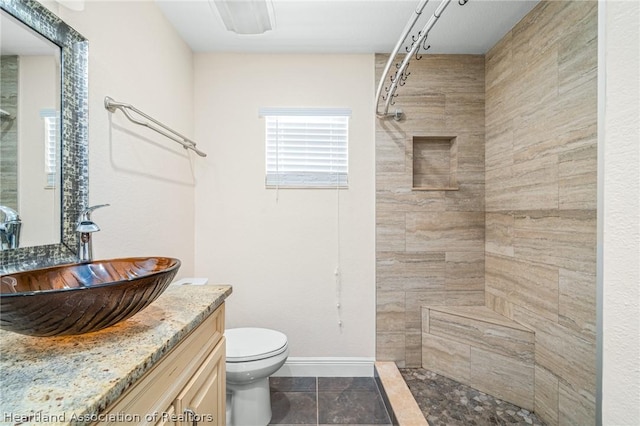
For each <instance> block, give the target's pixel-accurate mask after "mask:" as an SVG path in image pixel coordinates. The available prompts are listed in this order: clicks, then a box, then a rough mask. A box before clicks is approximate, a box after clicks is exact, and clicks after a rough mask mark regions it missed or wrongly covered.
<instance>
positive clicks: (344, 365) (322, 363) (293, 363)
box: [273, 357, 375, 377]
mask: <svg viewBox="0 0 640 426" xmlns="http://www.w3.org/2000/svg"><path fill="white" fill-rule="evenodd" d="M374 362H375V358H359V357H349V358H335V357H326V358H310V357H289V358H288V359H287V361H286V362H285V364H284V365H283V366H282V367H281V368H280V370H278V371H276V373H275V374H273V376H274V377H373V364H374Z"/></svg>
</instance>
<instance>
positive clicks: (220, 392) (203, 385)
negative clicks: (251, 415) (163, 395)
mask: <svg viewBox="0 0 640 426" xmlns="http://www.w3.org/2000/svg"><path fill="white" fill-rule="evenodd" d="M225 371H226V370H225V338H224V337H223V338H222V340H221V341H220V343H218V345H217V346H216V347H215V348H214V349H213V351H212V352H211V353H210V354H209V356H208V357H207V358H206V360H205V361H204V362H203V363H202V365H201V366H200V368H199V369H198V371H197V372H196V373H195V374H194V375H193V376H192V377H191V380H189V383H187V384H186V386H185V387H184V388H183V389H182V391H181V392H180V393H179V394H178V397H177V398H176V400H175V404H174V406H175V410H176V413H177V414H178V415H179V416H180V418H181V420H182V421H181V422H179V424H181V425H184V426H192V425H196V424H197V425H215V426H224V425H225V424H226V412H225V410H226V395H225V393H226V386H225Z"/></svg>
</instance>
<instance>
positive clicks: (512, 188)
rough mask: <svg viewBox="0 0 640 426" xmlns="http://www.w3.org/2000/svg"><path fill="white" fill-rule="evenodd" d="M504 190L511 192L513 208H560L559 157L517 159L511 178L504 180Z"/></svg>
mask: <svg viewBox="0 0 640 426" xmlns="http://www.w3.org/2000/svg"><path fill="white" fill-rule="evenodd" d="M498 186H500V185H498ZM504 190H506V191H509V193H510V194H511V197H512V200H511V208H513V209H516V210H525V209H530V208H531V207H532V206H535V207H536V209H556V208H558V157H557V156H546V157H541V158H535V159H532V160H526V161H522V162H520V161H517V160H516V162H515V164H514V165H513V166H512V177H511V179H510V180H509V181H506V182H504Z"/></svg>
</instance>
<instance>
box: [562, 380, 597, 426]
mask: <svg viewBox="0 0 640 426" xmlns="http://www.w3.org/2000/svg"><path fill="white" fill-rule="evenodd" d="M558 407H559V412H560V413H559V418H558V423H559V424H561V425H575V426H583V425H594V424H596V423H597V419H596V398H595V395H594V394H588V393H585V392H576V391H574V390H573V389H572V388H571V387H570V386H568V385H567V384H566V383H564V382H562V381H561V382H560V384H559V403H558Z"/></svg>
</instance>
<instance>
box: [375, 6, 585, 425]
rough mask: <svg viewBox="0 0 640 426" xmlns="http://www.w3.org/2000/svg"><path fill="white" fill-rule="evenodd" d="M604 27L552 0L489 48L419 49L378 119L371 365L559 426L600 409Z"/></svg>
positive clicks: (381, 63) (379, 70)
mask: <svg viewBox="0 0 640 426" xmlns="http://www.w3.org/2000/svg"><path fill="white" fill-rule="evenodd" d="M597 32H598V28H597V2H596V1H541V2H540V3H539V4H538V5H537V6H536V7H535V8H534V9H533V10H532V11H531V12H530V13H529V14H527V15H526V16H525V17H524V18H523V19H522V20H521V21H520V22H519V23H518V24H517V25H516V26H515V27H514V28H512V30H511V31H509V32H508V33H507V34H506V35H505V36H504V37H503V38H502V39H501V40H500V41H499V42H498V43H497V44H496V45H495V46H494V47H492V48H491V49H490V50H489V51H488V52H487V53H486V54H485V55H437V54H424V55H422V57H421V59H420V60H417V59H418V57H419V56H416V57H414V59H413V60H412V61H411V63H410V66H409V68H410V72H411V74H410V77H408V78H405V79H404V80H402V83H401V84H399V86H402V87H399V88H398V96H397V97H396V98H394V99H393V101H394V102H395V105H393V106H391V108H392V111H391V112H390V113H389V116H388V117H384V118H379V119H377V120H376V263H377V265H376V286H377V290H376V294H377V295H376V299H377V302H376V303H377V307H376V342H377V343H376V359H377V360H380V361H394V362H395V363H396V364H397V365H398V367H399V368H401V369H402V368H413V367H423V368H425V369H427V370H430V371H432V372H435V373H437V374H440V375H443V376H446V377H448V378H451V379H453V380H456V381H458V382H460V383H463V384H466V385H468V386H471V387H473V388H475V389H478V390H480V391H482V392H486V393H488V394H490V395H494V396H496V397H498V398H500V399H503V400H504V401H507V402H511V403H513V404H516V405H518V406H520V407H522V408H525V409H527V410H529V411H534V412H535V413H536V415H537V416H538V417H539V418H540V419H542V420H543V421H544V422H545V423H547V424H549V425H557V424H580V425H588V424H594V423H595V418H596V414H595V405H596V396H595V395H596V159H597V158H596V150H597V146H596V141H597V96H596V94H597V57H598V55H597ZM388 58H389V55H376V77H377V78H378V79H379V78H380V77H381V76H382V74H383V72H384V68H385V64H386V63H387V60H388ZM401 59H402V58H400V60H401ZM405 83H406V84H405ZM396 109H397V110H401V111H402V113H403V114H402V115H401V119H400V120H396V119H395V118H400V114H399V113H396V112H394V110H396Z"/></svg>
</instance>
